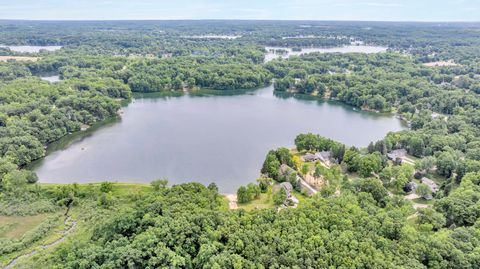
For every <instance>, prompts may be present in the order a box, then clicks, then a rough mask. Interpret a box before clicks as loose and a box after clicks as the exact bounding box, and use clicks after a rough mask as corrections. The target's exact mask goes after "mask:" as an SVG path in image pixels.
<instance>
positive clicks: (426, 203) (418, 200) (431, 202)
mask: <svg viewBox="0 0 480 269" xmlns="http://www.w3.org/2000/svg"><path fill="white" fill-rule="evenodd" d="M412 202H414V203H417V204H422V205H433V199H432V200H425V199H423V198H421V197H420V198H417V199H413V200H412Z"/></svg>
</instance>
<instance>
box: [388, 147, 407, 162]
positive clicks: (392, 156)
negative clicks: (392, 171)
mask: <svg viewBox="0 0 480 269" xmlns="http://www.w3.org/2000/svg"><path fill="white" fill-rule="evenodd" d="M405 156H407V150H406V149H395V150H392V151H390V152H389V153H387V158H388V159H389V160H391V161H393V162H399V163H402V162H403V158H405Z"/></svg>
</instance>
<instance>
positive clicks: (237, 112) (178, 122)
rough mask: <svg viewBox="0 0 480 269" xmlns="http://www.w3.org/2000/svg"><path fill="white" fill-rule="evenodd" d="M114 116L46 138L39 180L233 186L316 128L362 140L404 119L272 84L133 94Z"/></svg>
mask: <svg viewBox="0 0 480 269" xmlns="http://www.w3.org/2000/svg"><path fill="white" fill-rule="evenodd" d="M121 115H122V116H121V119H117V120H112V121H110V122H108V123H107V124H104V125H102V126H99V127H92V128H90V129H89V130H87V131H85V132H80V133H77V134H74V135H72V136H69V137H66V138H64V139H62V140H60V141H58V142H56V143H53V144H52V145H50V146H49V150H48V151H49V152H48V155H47V157H45V158H44V159H42V160H39V161H37V162H36V163H34V164H33V166H32V169H33V170H35V171H36V172H37V174H38V176H39V178H40V182H48V183H67V182H79V183H85V182H99V181H107V180H108V181H118V182H145V183H148V182H150V181H151V180H153V179H156V178H163V177H166V178H168V179H169V182H170V184H177V183H182V182H190V181H197V182H201V183H204V184H209V183H210V182H215V183H217V185H218V186H219V188H220V191H221V192H224V193H229V192H235V191H236V189H237V188H238V187H239V186H240V185H244V184H247V183H249V182H253V181H255V179H256V178H257V177H258V176H259V173H260V168H261V165H262V163H263V160H264V158H265V155H266V154H267V152H268V151H269V150H270V149H275V148H277V147H281V146H285V147H293V146H294V144H293V142H294V139H295V137H296V135H298V134H300V133H307V132H312V133H318V134H321V135H323V136H326V137H329V138H332V139H334V140H338V141H341V142H343V143H346V144H348V145H355V146H366V145H368V143H369V142H370V141H375V140H378V139H380V138H383V137H384V136H385V134H386V133H387V132H390V131H399V130H402V129H404V128H405V126H404V125H403V124H402V123H401V122H400V120H398V119H397V118H395V117H394V116H392V115H389V116H385V115H380V114H376V113H367V112H360V111H355V110H354V109H353V108H352V107H349V106H345V105H341V104H338V103H332V102H325V101H316V100H312V99H311V98H292V97H288V96H284V95H278V94H275V93H274V92H273V87H272V86H268V87H265V88H261V89H258V90H252V91H249V92H243V93H241V94H235V95H214V94H210V95H206V94H204V95H199V94H185V95H180V96H176V97H172V96H161V95H160V96H146V97H136V98H135V99H134V100H132V102H131V103H130V104H128V105H127V106H126V107H124V108H123V109H122V112H121Z"/></svg>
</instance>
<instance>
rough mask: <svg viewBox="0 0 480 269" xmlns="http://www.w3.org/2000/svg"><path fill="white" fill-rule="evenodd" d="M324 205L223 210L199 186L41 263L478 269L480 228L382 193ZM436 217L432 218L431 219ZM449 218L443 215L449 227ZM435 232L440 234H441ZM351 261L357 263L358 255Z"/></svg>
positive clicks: (142, 207) (144, 206)
mask: <svg viewBox="0 0 480 269" xmlns="http://www.w3.org/2000/svg"><path fill="white" fill-rule="evenodd" d="M372 184H373V183H372V181H371V180H365V181H364V182H362V185H361V186H360V187H359V188H358V189H351V188H350V187H348V186H347V185H345V186H344V189H343V191H342V194H340V195H338V196H336V195H332V196H328V197H321V196H316V197H314V198H312V199H308V200H307V201H306V202H305V204H303V205H302V206H301V207H298V208H296V209H284V210H282V211H280V212H277V211H276V210H274V209H267V210H254V211H250V212H246V211H244V210H238V211H228V212H227V211H223V210H222V209H221V204H220V203H219V200H218V199H217V195H218V194H217V192H216V190H214V189H209V188H206V187H204V186H202V185H199V184H196V183H189V184H182V185H177V186H174V187H172V188H162V189H159V190H157V191H155V192H154V193H153V194H151V195H142V196H137V197H136V198H131V199H134V201H136V202H135V204H134V205H133V206H132V207H131V208H130V207H129V208H125V209H124V210H120V211H119V212H117V213H116V214H115V215H114V216H113V217H109V218H108V219H107V220H106V221H105V223H104V224H99V225H97V226H96V227H95V228H94V230H93V233H92V235H91V236H89V237H88V238H87V239H86V240H78V241H75V240H73V241H67V242H65V243H63V244H62V245H60V246H59V247H57V248H56V249H55V250H54V252H53V253H52V254H47V255H46V256H43V257H39V259H37V260H36V265H37V266H39V267H42V268H47V267H49V268H80V267H82V268H93V267H107V268H126V267H141V268H147V267H152V268H154V267H155V268H156V267H171V268H200V267H202V268H203V267H208V268H287V267H288V268H297V267H298V268H303V267H311V268H325V267H345V266H348V267H382V268H401V267H405V266H407V267H411V268H426V267H427V268H432V267H439V268H458V267H462V266H466V267H476V265H478V255H476V252H475V249H476V248H477V247H478V246H479V243H478V242H479V241H478V231H477V228H475V227H456V228H451V229H445V228H441V227H438V221H439V220H438V217H439V216H438V215H435V214H434V213H432V212H431V210H430V211H429V210H424V211H421V213H420V214H419V218H418V222H417V223H415V224H412V223H409V222H408V220H407V218H408V216H409V215H410V214H412V211H411V205H410V204H409V203H406V202H404V201H402V200H396V199H390V198H388V195H387V194H386V191H385V193H384V195H385V197H386V200H385V203H386V204H385V206H383V207H381V206H379V205H378V203H377V202H376V200H375V199H374V196H375V195H376V193H377V192H378V190H377V189H378V188H382V187H381V185H380V186H376V185H374V184H373V185H372ZM432 214H433V215H432ZM441 220H442V217H441V215H440V222H441ZM434 227H435V229H434ZM352 252H354V253H355V255H352Z"/></svg>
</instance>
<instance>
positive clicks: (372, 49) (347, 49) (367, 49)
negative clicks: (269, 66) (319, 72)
mask: <svg viewBox="0 0 480 269" xmlns="http://www.w3.org/2000/svg"><path fill="white" fill-rule="evenodd" d="M265 50H267V51H268V53H267V54H266V55H265V62H269V61H271V60H273V59H276V58H283V59H287V58H289V57H290V56H298V55H303V54H308V53H313V52H320V53H354V52H358V53H380V52H386V51H387V47H381V46H367V45H349V46H342V47H332V48H302V50H301V51H293V50H292V49H291V48H286V47H265ZM278 50H284V51H286V52H285V53H278V52H277V51H278Z"/></svg>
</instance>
